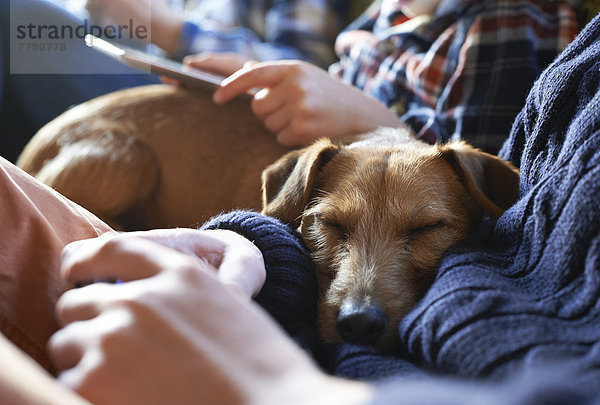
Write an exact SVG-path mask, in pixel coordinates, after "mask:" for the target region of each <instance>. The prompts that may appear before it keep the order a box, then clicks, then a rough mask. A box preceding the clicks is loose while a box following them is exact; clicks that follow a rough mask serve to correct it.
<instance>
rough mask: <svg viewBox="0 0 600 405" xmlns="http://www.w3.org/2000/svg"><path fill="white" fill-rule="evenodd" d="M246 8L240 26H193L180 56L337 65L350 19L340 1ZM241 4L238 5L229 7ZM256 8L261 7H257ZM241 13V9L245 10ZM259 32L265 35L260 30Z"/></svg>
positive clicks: (182, 39)
mask: <svg viewBox="0 0 600 405" xmlns="http://www.w3.org/2000/svg"><path fill="white" fill-rule="evenodd" d="M268 3H270V5H269V7H266V8H263V7H264V2H246V6H245V7H246V9H245V10H243V12H240V11H239V10H238V11H236V12H235V13H233V14H235V15H237V16H238V18H239V20H238V21H237V23H238V24H237V25H236V26H231V27H217V28H215V27H205V26H202V25H201V24H197V23H194V22H191V21H188V22H186V23H185V24H184V27H183V29H182V31H181V37H180V42H179V49H178V52H177V54H178V56H184V55H188V54H193V53H199V52H203V51H216V52H235V53H238V54H242V55H245V56H247V57H248V58H250V59H253V60H257V61H263V60H277V59H301V60H307V61H309V62H312V63H315V64H317V65H319V66H323V67H326V66H328V65H329V64H330V63H332V62H333V61H334V59H335V54H334V51H333V44H334V41H335V37H336V36H337V34H338V33H339V32H340V31H341V30H342V28H343V25H344V23H345V21H346V16H347V13H348V6H347V4H346V2H345V1H340V0H318V1H315V0H293V1H290V0H283V1H282V0H279V1H271V2H268ZM227 4H237V3H236V2H224V3H223V5H222V7H227ZM253 4H255V5H256V6H252V5H253ZM240 7H241V6H240ZM256 27H259V29H255V28H256Z"/></svg>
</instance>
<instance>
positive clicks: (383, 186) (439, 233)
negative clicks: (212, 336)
mask: <svg viewBox="0 0 600 405" xmlns="http://www.w3.org/2000/svg"><path fill="white" fill-rule="evenodd" d="M263 188H264V194H263V202H264V213H266V214H269V215H273V216H275V217H278V218H280V219H281V220H283V221H284V222H288V223H291V224H293V225H294V226H299V227H300V230H301V233H302V235H303V238H304V240H305V242H306V243H307V245H308V247H309V249H310V250H311V251H312V252H313V255H314V259H315V263H316V267H317V277H318V282H319V287H320V290H321V296H320V302H319V324H320V331H321V335H322V337H323V338H324V339H325V341H327V342H339V341H340V340H345V341H349V342H354V343H362V344H374V345H375V346H376V347H379V348H381V349H384V350H389V349H393V348H394V347H395V346H396V344H397V342H396V340H395V339H396V336H397V333H395V329H396V328H397V326H398V323H399V322H400V320H401V318H402V317H403V316H404V315H405V314H406V313H407V312H408V311H409V310H410V309H411V308H412V307H413V306H414V305H415V304H416V302H417V301H418V300H419V299H420V298H421V296H422V295H423V294H424V292H425V291H426V289H427V288H428V287H429V285H430V284H431V282H432V281H433V279H434V277H435V274H436V270H437V266H438V264H439V260H440V258H441V256H442V254H443V253H444V251H445V250H446V249H448V248H449V247H450V246H452V245H453V244H455V243H456V242H458V241H459V240H461V239H463V238H464V237H465V236H466V235H467V234H468V232H469V231H470V230H471V228H472V226H473V225H474V224H475V223H476V222H477V221H479V220H480V219H481V218H482V217H483V215H484V214H488V215H489V216H491V217H497V216H499V215H500V214H501V213H502V211H503V210H504V209H505V208H507V207H508V206H510V205H511V204H512V203H513V202H514V201H515V199H516V197H517V191H518V172H517V171H516V169H514V168H513V167H512V166H510V165H509V164H508V163H506V162H504V161H502V160H501V159H499V158H497V157H494V156H491V155H488V154H485V153H483V152H480V151H478V150H476V149H474V148H471V147H470V146H468V145H466V144H465V143H462V142H459V143H450V144H448V145H445V146H439V145H427V144H425V143H422V142H420V141H417V140H415V139H414V138H412V137H411V136H410V135H409V134H408V133H407V132H405V131H402V130H384V129H382V130H380V131H379V135H377V134H375V135H373V134H372V135H371V136H370V137H369V138H368V139H367V140H365V141H361V142H357V143H353V144H351V145H349V146H339V145H334V144H332V143H331V142H330V141H328V140H322V141H320V142H317V143H316V144H314V145H313V146H310V147H308V148H306V149H303V150H300V151H295V152H291V153H289V154H288V155H286V156H285V157H283V158H282V159H280V160H279V161H278V162H277V163H275V164H274V165H272V166H271V167H269V168H268V169H267V170H266V171H265V173H264V174H263Z"/></svg>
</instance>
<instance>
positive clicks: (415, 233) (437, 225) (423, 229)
mask: <svg viewBox="0 0 600 405" xmlns="http://www.w3.org/2000/svg"><path fill="white" fill-rule="evenodd" d="M445 226H446V224H445V223H444V221H437V222H434V223H430V224H427V225H423V226H419V227H416V228H413V229H411V230H410V231H408V241H409V242H410V241H412V240H413V239H415V238H418V237H420V236H423V235H425V234H428V233H430V232H431V231H435V230H439V229H442V228H443V227H445Z"/></svg>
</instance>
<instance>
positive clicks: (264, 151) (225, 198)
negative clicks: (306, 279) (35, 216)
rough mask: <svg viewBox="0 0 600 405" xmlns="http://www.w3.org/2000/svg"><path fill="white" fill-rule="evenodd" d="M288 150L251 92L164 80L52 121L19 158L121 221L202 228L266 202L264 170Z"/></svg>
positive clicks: (126, 225)
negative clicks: (257, 112) (227, 96)
mask: <svg viewBox="0 0 600 405" xmlns="http://www.w3.org/2000/svg"><path fill="white" fill-rule="evenodd" d="M287 151H288V150H287V149H285V148H283V147H282V146H280V145H278V144H277V142H276V141H275V136H274V135H273V134H271V133H269V132H268V131H267V130H266V129H265V128H264V126H263V124H262V122H260V121H259V120H258V119H257V118H256V117H255V116H254V115H253V114H252V112H251V110H250V108H249V102H248V99H245V100H244V99H243V98H242V99H238V100H234V101H233V102H231V103H228V104H227V105H224V106H217V105H215V104H214V103H213V102H212V100H211V94H210V93H209V92H205V91H197V92H194V91H191V90H185V89H179V88H176V87H173V86H166V85H156V86H144V87H138V88H133V89H129V90H123V91H118V92H115V93H111V94H108V95H106V96H102V97H99V98H96V99H94V100H91V101H88V102H86V103H83V104H82V105H79V106H77V107H75V108H73V109H71V110H69V111H67V112H65V113H64V114H62V115H61V116H59V117H58V118H56V119H55V120H53V121H52V122H50V123H49V124H47V125H46V126H45V127H44V128H42V129H41V130H40V131H39V132H38V133H37V134H36V135H35V137H34V138H33V139H32V140H31V141H30V143H29V144H28V145H27V147H26V148H25V150H24V151H23V153H22V154H21V157H20V158H19V161H18V165H19V166H20V167H21V168H22V169H24V170H25V171H27V172H29V173H30V174H32V175H34V176H35V177H37V178H38V179H39V180H41V181H42V182H44V183H46V184H48V185H49V186H51V187H53V188H55V189H56V190H58V191H59V192H60V193H62V194H63V195H65V196H67V197H69V198H70V199H71V200H73V201H75V202H77V203H79V204H80V205H82V206H83V207H85V208H87V209H89V210H90V211H92V212H93V213H95V214H96V215H98V216H99V217H100V218H101V219H103V220H104V221H106V222H108V223H109V224H111V225H112V226H113V227H116V228H118V229H123V230H133V229H148V228H159V227H177V226H194V225H196V224H199V223H202V222H204V221H206V220H207V219H208V218H209V217H211V216H213V215H216V214H218V213H220V212H223V211H227V210H231V209H233V208H251V209H255V210H259V209H260V198H261V197H260V173H261V172H262V170H263V169H264V168H265V167H266V166H267V165H269V164H270V163H272V162H274V161H275V160H276V159H278V158H279V157H281V156H282V155H283V154H284V153H286V152H287Z"/></svg>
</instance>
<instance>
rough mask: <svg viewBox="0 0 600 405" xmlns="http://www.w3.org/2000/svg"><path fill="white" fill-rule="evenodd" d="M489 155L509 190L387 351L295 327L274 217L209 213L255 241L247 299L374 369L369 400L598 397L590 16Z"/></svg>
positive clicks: (598, 51)
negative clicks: (495, 216) (512, 192)
mask: <svg viewBox="0 0 600 405" xmlns="http://www.w3.org/2000/svg"><path fill="white" fill-rule="evenodd" d="M501 155H502V156H503V157H505V158H507V159H510V160H512V161H513V162H514V163H516V164H517V165H518V166H520V169H521V181H520V197H519V200H518V201H517V203H516V204H515V205H514V206H513V207H512V208H510V209H509V210H507V211H506V212H505V213H504V215H503V216H502V217H501V218H500V219H499V220H498V221H497V222H496V223H492V222H485V223H483V224H481V226H479V228H478V229H477V230H476V231H475V232H474V233H473V234H472V236H471V237H469V238H468V239H467V240H465V241H463V242H461V243H460V244H459V245H457V246H455V247H453V248H451V249H450V250H449V251H448V252H446V254H445V256H444V257H443V259H442V262H441V265H440V270H439V273H438V276H437V278H436V280H435V282H434V284H433V286H432V287H431V289H430V290H429V292H428V293H427V294H426V296H425V297H424V298H423V299H422V300H421V302H420V303H419V304H418V305H417V306H416V307H415V308H414V310H413V311H411V312H410V313H409V314H408V315H407V316H406V317H405V319H404V320H403V321H402V322H401V324H400V326H399V329H398V333H399V335H400V337H401V340H402V342H403V345H404V350H405V353H404V354H403V355H401V356H399V357H391V356H386V355H383V354H380V353H377V352H375V351H373V350H371V349H370V348H367V347H358V346H351V345H335V346H329V347H323V346H320V345H318V344H317V343H316V341H315V340H314V339H313V338H308V339H307V338H306V337H310V336H313V337H314V333H315V332H314V323H313V324H311V322H312V321H313V320H314V311H315V303H314V296H315V294H316V283H315V278H314V275H313V271H312V267H311V263H310V260H309V256H308V255H307V253H306V250H305V248H304V247H303V245H302V243H301V241H300V239H299V238H298V236H297V235H296V234H295V232H294V231H293V230H291V229H289V228H288V227H287V226H286V225H283V224H281V223H279V222H277V221H276V220H273V219H271V218H266V217H263V216H260V215H259V214H256V213H249V212H234V213H231V214H228V215H224V216H221V217H219V218H216V219H214V220H213V221H212V222H211V223H209V224H208V225H207V227H223V228H228V229H233V230H235V231H237V232H239V233H241V234H243V235H245V236H246V237H248V238H249V239H251V240H253V241H254V242H255V243H256V245H257V246H258V247H259V248H260V249H261V251H262V252H263V255H264V258H265V263H266V267H267V271H268V275H267V284H266V285H265V288H264V289H263V291H262V292H261V294H260V296H259V297H258V298H257V300H258V301H259V302H260V303H261V304H262V305H263V306H264V307H265V308H267V310H269V311H270V312H271V313H272V314H273V316H274V317H275V318H276V319H277V320H278V321H279V322H281V323H282V324H283V325H284V326H285V328H286V329H287V330H288V332H289V333H291V334H292V335H294V336H295V337H296V338H297V339H298V337H299V336H300V338H299V341H300V342H301V343H303V344H304V345H305V347H308V348H310V349H311V350H312V351H313V353H314V354H315V356H316V357H317V358H318V359H319V361H320V362H321V364H322V365H323V367H324V368H326V369H327V370H328V371H329V372H331V373H333V374H336V375H340V376H345V377H351V378H360V379H366V380H371V381H376V384H378V386H377V387H378V388H377V396H376V398H375V399H374V401H373V403H375V404H414V403H419V404H478V405H480V404H503V405H510V404H548V403H551V404H587V403H600V17H597V18H595V19H594V20H593V21H592V22H591V23H590V24H589V25H588V26H587V27H586V29H585V30H584V31H583V32H582V33H581V34H580V35H579V36H578V38H577V39H576V40H575V41H574V42H573V43H572V44H571V45H570V46H569V47H568V48H567V49H566V50H565V51H564V52H563V53H562V54H561V55H560V56H559V57H558V58H557V59H556V60H555V61H554V62H553V64H552V65H551V66H549V68H548V69H546V71H545V72H544V73H542V75H541V76H540V78H539V79H538V80H537V82H536V83H535V84H534V86H533V88H532V91H531V93H530V94H529V97H528V100H527V103H526V105H525V107H524V108H523V110H522V112H521V113H520V114H519V116H518V118H517V120H516V122H515V124H514V126H513V129H512V131H511V134H510V137H509V139H508V140H507V142H506V143H505V145H504V147H503V149H502V151H501ZM311 325H312V326H311ZM311 339H313V340H311Z"/></svg>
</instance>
